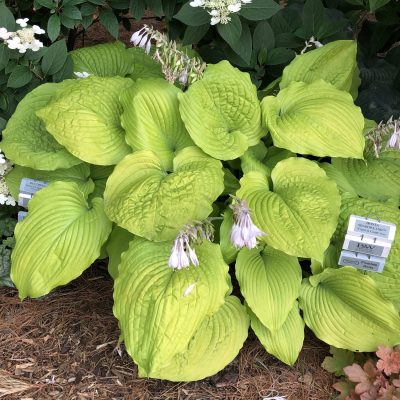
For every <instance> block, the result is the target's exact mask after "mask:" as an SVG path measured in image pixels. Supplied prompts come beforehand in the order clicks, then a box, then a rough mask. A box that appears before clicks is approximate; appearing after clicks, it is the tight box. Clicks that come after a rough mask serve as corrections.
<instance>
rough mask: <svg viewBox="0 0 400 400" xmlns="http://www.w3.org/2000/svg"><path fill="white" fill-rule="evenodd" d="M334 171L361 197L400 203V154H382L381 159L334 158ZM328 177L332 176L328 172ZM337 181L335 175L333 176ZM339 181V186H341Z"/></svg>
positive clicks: (396, 152) (387, 152)
mask: <svg viewBox="0 0 400 400" xmlns="http://www.w3.org/2000/svg"><path fill="white" fill-rule="evenodd" d="M332 165H333V169H335V170H337V171H338V172H337V173H336V174H340V175H342V176H344V177H345V179H346V181H348V182H349V183H350V185H351V186H352V188H353V192H355V193H357V194H358V195H359V196H361V197H366V198H368V199H371V200H376V201H386V200H389V199H392V200H394V201H396V202H397V203H400V179H399V177H400V152H399V151H396V150H393V151H386V152H382V154H381V156H380V157H379V158H370V159H368V160H365V161H363V160H354V159H348V158H334V159H333V160H332ZM327 173H328V175H331V174H330V173H329V171H327ZM332 178H333V179H335V173H333V174H332ZM340 182H343V181H339V182H338V185H339V186H340Z"/></svg>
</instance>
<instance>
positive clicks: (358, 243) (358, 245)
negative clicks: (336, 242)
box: [343, 233, 392, 258]
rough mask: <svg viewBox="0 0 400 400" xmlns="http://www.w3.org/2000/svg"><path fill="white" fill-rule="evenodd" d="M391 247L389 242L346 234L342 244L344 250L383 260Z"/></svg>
mask: <svg viewBox="0 0 400 400" xmlns="http://www.w3.org/2000/svg"><path fill="white" fill-rule="evenodd" d="M391 246H392V242H391V241H390V240H386V239H377V238H371V237H369V236H363V235H360V234H356V233H350V234H349V233H348V234H347V235H346V237H345V240H344V243H343V249H344V250H349V251H354V252H356V253H363V254H370V255H372V256H377V257H385V258H386V257H387V256H388V255H389V252H390V248H391Z"/></svg>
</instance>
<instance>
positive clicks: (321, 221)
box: [237, 157, 340, 261]
mask: <svg viewBox="0 0 400 400" xmlns="http://www.w3.org/2000/svg"><path fill="white" fill-rule="evenodd" d="M271 179H272V182H273V190H274V191H271V190H270V189H269V186H268V180H267V177H265V176H264V175H262V174H261V173H259V172H249V173H248V174H246V175H245V176H244V177H243V178H242V179H241V181H240V183H241V188H240V189H239V190H238V192H237V195H238V196H239V197H240V198H241V199H242V200H245V201H246V202H247V204H248V206H249V207H250V210H251V216H252V219H253V221H254V223H255V224H256V225H257V226H258V227H259V228H260V229H261V230H262V231H263V232H265V233H266V234H267V235H266V236H263V237H261V238H260V239H261V240H263V241H265V242H266V243H267V244H268V245H269V246H272V247H274V248H275V249H277V250H280V251H283V252H285V253H286V254H289V255H293V256H298V257H306V258H315V259H317V260H319V261H322V257H323V252H324V251H325V249H326V248H327V247H328V245H329V240H330V238H331V236H332V234H333V232H334V231H335V228H336V224H337V218H338V215H339V210H340V196H339V192H338V190H337V187H336V184H335V182H333V181H332V180H331V179H329V178H328V177H327V176H326V174H325V172H324V171H323V170H322V169H321V168H320V167H319V166H318V165H317V164H316V163H315V162H312V161H309V160H306V159H305V158H293V157H292V158H288V159H286V160H283V161H280V162H279V163H278V164H277V165H276V167H275V168H274V169H273V170H272V174H271Z"/></svg>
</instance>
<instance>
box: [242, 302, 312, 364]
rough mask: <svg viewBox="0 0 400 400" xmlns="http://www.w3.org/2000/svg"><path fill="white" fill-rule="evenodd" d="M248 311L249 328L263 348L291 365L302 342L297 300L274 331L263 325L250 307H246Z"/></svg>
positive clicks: (302, 327) (301, 321)
mask: <svg viewBox="0 0 400 400" xmlns="http://www.w3.org/2000/svg"><path fill="white" fill-rule="evenodd" d="M248 312H249V315H250V320H251V328H252V329H253V331H254V333H255V334H256V335H257V337H258V339H259V340H260V342H261V344H262V345H263V346H264V347H265V350H267V352H268V353H270V354H272V355H274V356H275V357H276V358H278V359H279V360H281V361H282V362H284V363H285V364H288V365H293V364H294V363H295V362H296V360H297V357H298V356H299V353H300V350H301V348H302V347H303V342H304V322H303V318H301V316H300V314H299V306H298V304H297V301H296V302H295V304H294V306H293V307H292V309H291V310H290V312H289V315H288V317H287V319H286V320H285V322H284V323H283V325H282V326H281V327H280V329H278V330H277V331H275V332H274V333H272V332H271V331H270V330H269V329H268V328H267V327H266V326H264V325H263V324H262V323H261V321H260V320H259V319H258V318H257V316H256V315H255V314H254V313H253V312H252V311H251V310H250V309H248Z"/></svg>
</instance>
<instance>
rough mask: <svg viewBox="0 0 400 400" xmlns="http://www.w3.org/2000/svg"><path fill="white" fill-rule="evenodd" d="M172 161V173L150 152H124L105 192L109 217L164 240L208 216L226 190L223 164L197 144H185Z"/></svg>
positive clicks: (131, 230)
mask: <svg viewBox="0 0 400 400" xmlns="http://www.w3.org/2000/svg"><path fill="white" fill-rule="evenodd" d="M173 164H174V165H173V172H172V173H170V174H168V173H167V172H166V171H165V170H164V169H163V168H162V165H161V161H160V159H159V158H158V157H157V156H156V155H155V154H154V153H153V152H152V151H149V150H142V151H137V152H135V153H133V154H131V155H129V156H127V157H125V158H124V160H122V161H121V162H120V163H119V164H118V165H117V166H116V167H115V170H114V172H113V173H112V175H111V176H110V178H109V179H108V182H107V186H106V190H105V192H104V199H105V207H106V212H107V214H108V216H109V217H110V219H111V220H113V221H114V222H116V223H117V224H118V225H120V226H121V227H123V228H125V229H127V230H128V231H130V232H131V233H133V234H135V235H138V236H142V237H145V238H146V239H149V240H155V241H162V240H171V239H174V238H175V237H176V236H177V235H178V233H179V232H180V231H181V230H182V229H183V228H184V227H185V225H187V224H190V223H193V222H195V221H200V220H203V219H204V218H206V217H208V216H209V215H210V213H211V212H212V203H213V202H214V201H215V200H216V199H217V197H218V196H219V195H220V194H221V193H222V191H223V189H224V173H223V171H222V166H221V163H220V162H219V161H218V160H215V159H213V158H211V157H209V156H207V155H206V154H204V153H203V152H202V151H201V150H200V149H198V148H197V147H186V148H185V149H183V150H181V151H180V152H179V153H178V154H177V155H176V157H175V158H174V161H173Z"/></svg>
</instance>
